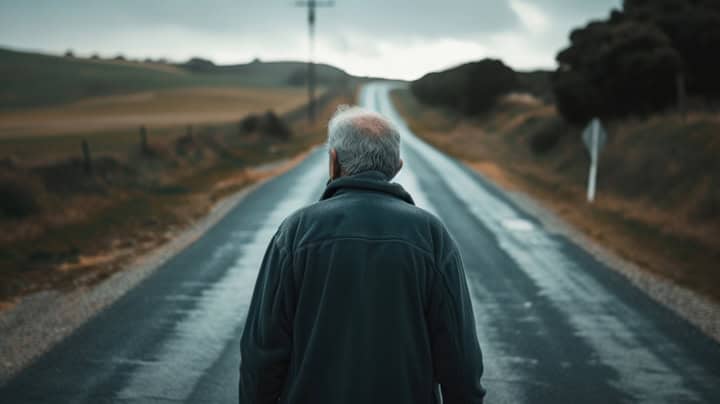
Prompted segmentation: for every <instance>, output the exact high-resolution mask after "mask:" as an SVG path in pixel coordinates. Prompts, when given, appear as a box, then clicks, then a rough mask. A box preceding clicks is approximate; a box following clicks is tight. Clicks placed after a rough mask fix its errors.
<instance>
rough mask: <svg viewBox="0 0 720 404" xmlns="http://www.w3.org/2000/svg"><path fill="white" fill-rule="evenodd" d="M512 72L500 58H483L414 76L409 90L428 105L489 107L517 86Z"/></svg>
mask: <svg viewBox="0 0 720 404" xmlns="http://www.w3.org/2000/svg"><path fill="white" fill-rule="evenodd" d="M517 81H518V80H517V77H516V74H515V72H514V71H513V70H512V69H511V68H509V67H507V66H506V65H505V64H503V62H502V61H500V60H495V59H484V60H481V61H479V62H473V63H467V64H464V65H461V66H458V67H455V68H452V69H449V70H444V71H442V72H435V73H429V74H426V75H425V76H423V77H422V78H420V79H419V80H416V81H414V82H413V83H412V85H411V87H410V88H411V90H412V92H413V94H414V95H415V97H416V98H418V99H419V100H420V101H421V102H423V103H424V104H428V105H433V106H440V107H446V108H451V109H455V110H458V111H460V112H462V113H465V114H475V113H478V112H482V111H483V110H485V109H487V108H489V107H491V106H492V105H493V104H494V103H495V101H496V99H497V97H499V96H501V95H503V94H505V93H507V92H509V91H512V90H513V89H515V88H516V86H517Z"/></svg>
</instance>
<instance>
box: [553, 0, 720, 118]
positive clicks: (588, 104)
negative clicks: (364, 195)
mask: <svg viewBox="0 0 720 404" xmlns="http://www.w3.org/2000/svg"><path fill="white" fill-rule="evenodd" d="M717 49H720V2H719V1H717V0H625V1H624V2H623V9H622V10H614V11H613V12H612V13H611V14H610V17H609V18H608V20H606V21H595V22H591V23H590V24H588V25H587V26H585V27H582V28H580V29H576V30H574V31H573V32H572V33H571V34H570V46H569V47H568V48H567V49H564V50H562V51H561V52H560V53H559V54H558V55H557V61H558V63H559V68H558V70H557V71H556V72H555V73H554V74H553V90H554V92H555V95H556V99H557V104H558V110H559V111H560V112H561V113H562V114H563V116H565V117H566V119H568V120H570V121H573V122H577V123H584V121H586V120H587V119H588V118H589V117H591V116H592V115H605V116H623V115H629V114H643V113H648V112H652V111H657V110H662V109H664V108H667V107H669V106H672V105H675V104H676V103H677V102H678V98H679V97H680V96H681V95H679V94H678V93H677V91H678V88H677V85H676V83H677V81H678V78H679V77H683V78H684V81H685V83H686V84H687V86H686V87H687V92H688V93H689V95H691V96H700V97H704V98H707V99H719V98H720V75H718V74H717V72H718V71H720V52H717V51H716V50H717Z"/></svg>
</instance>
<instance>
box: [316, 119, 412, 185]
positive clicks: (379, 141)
mask: <svg viewBox="0 0 720 404" xmlns="http://www.w3.org/2000/svg"><path fill="white" fill-rule="evenodd" d="M328 147H329V148H330V149H335V151H336V152H337V156H338V162H339V163H340V168H341V170H342V172H343V174H344V175H354V174H358V173H361V172H364V171H380V172H381V173H383V174H385V175H386V176H387V177H388V179H391V178H392V177H394V176H395V174H397V172H398V171H399V170H400V133H399V132H398V130H397V129H396V128H395V126H394V125H393V124H392V123H390V121H388V120H387V119H386V118H385V117H383V116H382V115H380V114H378V113H377V112H373V111H370V110H367V109H364V108H360V107H350V106H347V105H341V106H340V107H338V109H337V111H336V112H335V115H333V117H332V119H330V123H329V124H328Z"/></svg>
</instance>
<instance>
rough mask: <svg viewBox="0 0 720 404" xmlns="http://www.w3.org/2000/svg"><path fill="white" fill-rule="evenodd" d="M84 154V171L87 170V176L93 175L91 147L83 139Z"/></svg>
mask: <svg viewBox="0 0 720 404" xmlns="http://www.w3.org/2000/svg"><path fill="white" fill-rule="evenodd" d="M82 153H83V169H84V170H85V174H91V173H92V158H91V156H90V146H89V145H88V142H87V140H85V139H83V141H82Z"/></svg>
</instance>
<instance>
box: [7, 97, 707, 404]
mask: <svg viewBox="0 0 720 404" xmlns="http://www.w3.org/2000/svg"><path fill="white" fill-rule="evenodd" d="M389 90H390V86H389V85H388V84H371V85H368V86H366V87H365V88H364V89H363V91H362V92H361V99H360V103H361V104H362V105H364V106H366V107H368V108H373V109H376V110H379V111H380V112H382V113H384V114H385V115H387V116H388V117H390V119H392V120H394V121H396V123H398V125H399V126H400V127H401V130H402V135H403V142H404V144H403V150H402V153H403V158H404V160H405V168H403V171H402V172H401V174H400V175H399V176H398V178H397V179H396V181H397V182H400V183H401V184H403V186H405V187H406V189H407V190H408V191H409V192H410V193H411V194H412V195H413V197H414V198H415V200H416V202H417V203H418V205H419V206H420V207H423V208H425V209H427V210H429V211H431V212H433V213H435V214H436V215H437V216H438V217H440V219H441V220H442V221H443V222H444V223H445V224H446V225H447V226H448V228H449V230H450V232H451V233H452V234H453V236H454V237H455V239H456V240H457V242H458V244H459V245H460V248H461V251H462V255H463V260H464V262H465V266H466V273H467V277H468V284H469V286H470V290H471V293H472V297H473V303H474V309H475V316H476V321H477V331H478V337H479V339H480V344H481V347H482V349H483V353H484V357H485V366H486V376H485V381H484V382H485V386H486V388H487V389H488V396H487V400H486V402H488V403H553V404H557V403H578V402H582V403H583V404H591V403H720V345H719V344H717V343H715V342H713V341H711V340H710V339H709V338H707V337H705V336H704V335H702V334H701V333H700V332H699V331H698V330H696V329H695V328H694V327H692V326H691V325H690V324H688V323H687V322H686V321H684V320H683V319H681V318H679V317H678V316H676V315H675V314H673V313H672V312H671V311H669V310H668V309H666V308H664V307H662V306H660V305H658V304H657V303H655V302H653V301H652V300H650V299H649V298H648V297H646V296H645V295H644V294H643V293H642V292H641V291H639V290H637V289H636V288H635V287H633V286H632V285H631V284H630V283H629V282H627V281H626V280H625V279H624V278H623V277H622V276H620V275H618V274H617V273H615V272H613V271H612V270H610V269H608V268H606V267H605V266H604V264H602V263H600V262H598V261H596V260H595V259H594V258H593V257H592V256H591V255H589V254H588V253H587V252H585V251H584V250H582V249H581V248H579V247H578V246H576V245H575V244H574V243H572V242H571V241H569V240H567V239H566V238H564V237H563V236H561V235H558V234H554V233H552V232H551V231H549V230H548V229H545V228H543V226H542V225H541V224H540V222H539V221H538V220H536V219H535V218H533V217H531V216H528V215H527V214H525V213H523V212H522V211H521V210H520V209H518V208H517V207H516V206H515V205H514V204H513V203H512V202H511V201H510V200H509V199H508V198H507V197H506V196H504V195H503V193H502V192H501V191H498V190H497V189H496V188H495V187H493V186H492V185H490V184H488V183H487V182H485V181H484V180H483V179H482V178H480V177H479V176H477V175H476V174H474V173H473V172H471V171H470V170H468V169H467V168H465V167H464V166H462V165H460V164H458V163H457V162H455V161H454V160H452V159H450V158H449V157H447V156H445V155H444V154H442V153H440V152H438V151H437V150H435V149H434V148H432V147H430V146H428V145H427V144H425V143H424V142H422V141H421V140H419V139H418V138H416V137H415V136H414V135H412V134H411V133H410V131H409V130H408V129H407V127H406V126H405V125H404V123H403V122H402V119H400V117H399V116H398V115H397V112H396V111H395V110H394V108H393V107H392V105H391V102H390V100H389V96H388V92H389ZM325 159H326V153H325V152H324V151H323V150H316V151H315V152H314V153H312V154H311V155H310V156H309V157H308V158H307V159H306V160H305V161H304V162H303V163H301V164H300V165H299V166H298V167H297V168H295V169H294V170H292V171H290V172H288V173H286V174H285V175H282V176H280V177H278V178H276V179H274V180H272V181H270V182H268V183H266V184H264V185H263V186H261V187H260V188H258V189H257V190H256V191H254V192H253V193H251V194H249V195H248V196H247V197H246V198H245V199H244V200H242V201H241V202H240V203H239V204H238V205H237V207H235V208H234V209H233V210H232V211H231V212H230V213H229V214H228V215H227V216H226V217H225V218H224V219H223V220H221V221H220V222H219V223H218V224H217V225H215V226H214V227H213V228H211V229H210V230H209V231H208V232H207V233H206V234H205V235H204V236H203V237H202V238H200V239H199V240H198V241H196V242H195V243H194V244H192V245H190V246H189V247H188V248H186V249H185V250H184V251H182V252H181V253H179V254H178V255H177V256H175V257H174V258H172V259H171V260H169V261H168V262H166V263H165V264H164V265H163V266H162V267H161V268H159V269H158V270H157V271H156V272H155V273H154V274H153V275H151V276H150V277H149V278H148V279H147V280H145V281H144V282H143V283H142V284H140V285H139V286H138V287H136V288H134V289H133V290H131V291H130V292H129V293H127V294H126V295H125V296H123V297H122V298H120V299H119V300H118V301H117V302H116V303H114V304H113V305H111V306H110V307H109V308H107V309H105V310H104V311H102V312H100V313H99V314H98V315H97V316H95V317H94V318H93V319H92V320H90V321H89V322H88V323H86V324H85V325H84V326H82V327H81V328H79V329H78V330H77V331H76V332H75V333H74V334H73V335H71V336H70V337H68V338H67V339H66V340H64V341H63V342H61V343H60V344H58V345H57V346H56V347H55V348H54V349H52V350H51V351H50V352H49V353H47V354H45V355H44V356H42V357H41V358H40V359H39V360H38V361H36V362H35V363H34V364H33V365H31V366H30V367H28V368H27V369H26V370H25V371H23V372H21V373H20V374H19V375H18V376H17V377H15V378H14V379H12V380H10V381H9V382H8V383H7V384H6V385H4V386H1V387H0V403H3V404H6V403H7V404H9V403H233V402H237V376H238V372H237V368H238V362H239V340H240V335H241V333H242V330H243V325H244V321H245V314H246V311H247V307H248V304H249V301H250V297H251V294H252V289H253V286H254V281H255V277H256V275H257V269H258V267H259V264H260V261H261V259H262V256H263V253H264V251H265V246H266V244H267V242H268V241H269V240H270V238H271V237H272V235H273V233H274V232H275V230H276V228H277V226H278V225H279V224H280V222H281V221H282V219H283V218H284V217H285V216H287V215H288V214H289V213H291V212H292V211H293V210H295V209H298V208H300V207H302V206H304V205H306V204H308V203H311V202H313V201H315V200H317V199H318V198H319V196H320V194H321V192H322V189H323V188H324V184H325V181H326V178H327V168H326V161H325ZM348 365H349V366H351V364H348Z"/></svg>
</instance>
